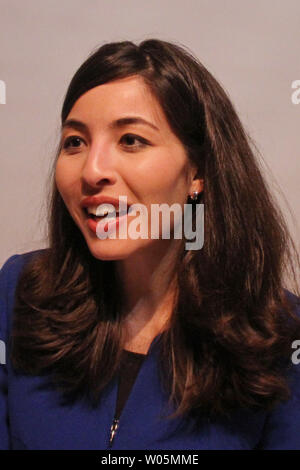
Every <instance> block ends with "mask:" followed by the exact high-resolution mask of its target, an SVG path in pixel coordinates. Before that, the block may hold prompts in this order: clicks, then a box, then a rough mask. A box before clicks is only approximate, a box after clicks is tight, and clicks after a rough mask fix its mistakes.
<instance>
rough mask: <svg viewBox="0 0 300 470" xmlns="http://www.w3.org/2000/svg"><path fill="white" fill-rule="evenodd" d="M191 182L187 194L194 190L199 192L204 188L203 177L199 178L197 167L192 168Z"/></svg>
mask: <svg viewBox="0 0 300 470" xmlns="http://www.w3.org/2000/svg"><path fill="white" fill-rule="evenodd" d="M190 177H191V183H190V187H189V194H193V192H194V191H197V192H198V193H199V194H200V193H202V192H203V190H204V179H203V178H201V176H200V173H199V170H198V168H195V167H194V168H193V169H192V171H191V173H190Z"/></svg>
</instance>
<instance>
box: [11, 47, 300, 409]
mask: <svg viewBox="0 0 300 470" xmlns="http://www.w3.org/2000/svg"><path fill="white" fill-rule="evenodd" d="M131 75H139V76H141V77H142V78H143V79H144V81H145V83H146V84H147V85H148V87H149V89H150V90H151V91H152V93H153V94H154V96H155V97H156V98H157V100H158V101H159V103H160V105H161V107H162V109H163V111H164V113H165V116H166V118H167V120H168V122H169V124H170V126H171V128H172V130H173V132H174V133H175V135H176V136H177V137H178V138H179V139H180V140H181V142H182V144H183V145H184V147H185V149H186V152H187V155H188V157H189V159H190V161H191V162H193V163H195V164H196V165H197V168H198V173H199V175H200V176H201V177H203V178H204V181H205V189H204V192H203V193H202V194H201V199H200V202H202V203H204V205H205V219H204V220H205V222H204V228H205V232H204V246H203V248H202V249H201V250H192V251H187V250H186V249H185V248H184V244H185V242H186V240H185V239H183V240H182V250H181V251H180V254H179V255H178V259H177V268H176V272H177V296H176V299H175V302H174V309H173V313H172V316H171V319H170V322H169V326H168V328H167V329H166V331H164V333H163V334H162V338H161V339H162V341H161V349H160V370H161V376H162V380H163V383H164V384H165V387H166V389H167V390H168V393H169V397H170V401H172V402H173V403H174V404H175V410H176V415H180V414H184V413H193V414H194V415H195V414H197V413H198V412H200V413H208V414H210V415H222V414H228V413H230V412H231V411H232V410H234V409H236V408H239V407H242V408H250V409H271V408H272V407H273V406H274V405H275V404H276V403H278V402H279V401H281V400H285V399H287V398H288V397H289V387H288V382H287V374H286V371H287V369H288V368H289V364H290V362H291V361H290V356H291V343H292V341H293V340H294V339H298V338H300V320H299V318H298V317H297V315H296V313H295V302H294V300H296V301H297V297H295V296H293V294H290V293H289V292H288V291H287V290H286V289H285V287H284V273H285V272H286V269H287V268H288V267H290V272H291V273H292V274H293V275H294V280H296V276H295V268H294V267H293V261H295V260H296V261H297V262H298V264H299V258H298V255H297V252H296V250H295V247H294V244H293V241H292V239H291V237H290V235H289V233H288V230H287V228H286V225H285V222H284V219H283V217H282V215H281V212H280V210H279V209H278V207H277V205H276V204H275V202H274V201H273V199H272V197H271V195H270V191H269V189H268V187H267V185H266V183H265V181H264V179H263V177H262V172H261V170H260V168H259V164H258V162H257V159H256V157H255V152H254V148H255V147H254V144H253V143H252V142H251V140H250V138H249V137H248V135H247V134H246V132H245V130H244V129H243V126H242V124H241V122H240V120H239V118H238V116H237V113H236V111H235V109H234V107H233V105H232V103H231V102H230V100H229V98H228V96H227V94H226V93H225V91H224V90H223V88H222V87H221V86H220V84H219V83H218V82H217V81H216V79H215V78H214V77H213V76H212V75H211V74H210V73H209V72H208V71H207V70H206V68H205V67H204V66H203V65H202V64H201V63H200V62H199V61H198V59H196V58H195V57H194V56H193V55H192V53H190V52H189V51H188V50H187V49H186V48H185V47H183V46H181V45H177V44H172V43H169V42H166V41H162V40H157V39H148V40H144V41H143V42H141V43H140V44H139V45H136V44H134V43H132V42H130V41H123V42H114V43H106V44H104V45H102V46H101V47H99V48H97V50H95V51H93V52H92V54H91V55H90V56H89V57H88V58H87V60H86V61H85V62H84V63H83V64H82V65H81V66H80V68H79V69H78V70H77V72H76V73H75V75H74V77H73V78H72V80H71V83H70V85H69V88H68V90H67V93H66V96H65V99H64V103H63V107H62V112H61V121H62V123H63V122H64V121H65V119H66V118H67V116H68V114H69V112H70V110H71V108H72V106H73V105H74V103H75V101H76V100H77V99H78V98H79V97H80V96H81V95H82V94H83V93H85V92H86V91H88V90H89V89H91V88H93V87H96V86H98V85H101V84H104V83H107V82H110V81H112V80H116V79H121V78H125V77H128V76H131ZM58 154H59V148H58V151H57V155H56V159H57V157H58ZM56 159H55V161H54V164H53V168H52V175H51V178H52V179H51V194H50V197H49V200H50V204H49V219H48V220H49V248H47V249H45V250H43V251H41V252H40V253H39V256H35V257H33V259H32V260H31V261H30V262H29V263H28V264H27V265H26V266H25V268H24V270H23V272H22V275H21V277H20V279H19V282H18V286H17V291H16V304H15V317H14V324H13V331H12V349H11V359H12V362H13V365H14V367H15V368H16V369H20V370H22V371H23V372H26V373H29V374H41V373H43V372H46V371H47V372H50V371H51V377H52V378H53V382H54V384H56V386H57V387H58V388H59V390H61V391H62V392H63V395H64V396H66V397H69V398H70V399H71V398H72V397H73V398H74V397H75V398H76V397H78V396H80V397H82V396H85V397H87V398H88V399H89V400H91V402H93V403H95V402H97V400H99V399H100V398H101V391H102V390H103V388H104V387H105V386H106V385H107V384H108V383H109V382H110V380H111V379H112V378H113V377H114V376H115V374H117V372H118V368H119V364H120V358H121V354H122V349H123V344H124V343H123V336H122V332H123V328H122V326H123V324H124V319H125V314H123V313H122V308H121V307H122V283H121V282H120V279H118V277H117V275H116V270H115V264H114V261H102V260H98V259H95V258H94V257H93V256H92V255H91V253H90V251H89V249H88V247H87V244H86V242H85V240H84V237H83V235H82V234H81V232H80V231H79V229H78V227H77V226H76V224H75V223H74V221H73V219H72V218H71V216H70V214H69V212H68V210H67V209H66V206H65V204H64V202H63V200H62V197H61V195H60V193H59V192H58V189H57V187H56V184H55V178H54V173H55V164H56ZM295 284H296V282H295ZM297 289H298V287H297V286H296V285H295V292H296V293H297V294H298V295H299V292H298V290H297Z"/></svg>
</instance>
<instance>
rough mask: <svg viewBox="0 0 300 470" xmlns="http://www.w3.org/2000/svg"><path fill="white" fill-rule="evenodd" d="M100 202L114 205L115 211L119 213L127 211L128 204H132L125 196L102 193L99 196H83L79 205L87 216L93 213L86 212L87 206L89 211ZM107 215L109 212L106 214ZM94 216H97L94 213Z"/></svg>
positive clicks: (91, 215)
mask: <svg viewBox="0 0 300 470" xmlns="http://www.w3.org/2000/svg"><path fill="white" fill-rule="evenodd" d="M101 204H111V205H112V206H114V208H115V210H116V213H117V214H118V215H119V213H122V214H124V213H126V212H127V213H128V210H129V208H130V206H131V205H132V204H131V203H129V204H128V203H127V196H120V199H116V198H113V197H111V196H104V195H101V196H100V195H99V196H88V197H86V198H84V199H83V200H82V202H81V207H82V208H83V210H84V212H85V214H86V215H87V216H88V217H93V214H89V213H88V208H89V212H91V208H95V207H98V206H99V205H101ZM108 215H109V214H108ZM95 217H97V216H96V215H95Z"/></svg>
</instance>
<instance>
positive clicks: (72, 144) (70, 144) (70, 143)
mask: <svg viewBox="0 0 300 470" xmlns="http://www.w3.org/2000/svg"><path fill="white" fill-rule="evenodd" d="M82 142H83V140H82V139H81V138H80V137H78V136H77V135H70V136H69V137H67V138H66V139H65V140H64V141H63V143H62V148H63V149H65V150H68V149H72V148H79V147H80V144H81V143H82Z"/></svg>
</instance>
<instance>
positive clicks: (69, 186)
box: [55, 158, 79, 201]
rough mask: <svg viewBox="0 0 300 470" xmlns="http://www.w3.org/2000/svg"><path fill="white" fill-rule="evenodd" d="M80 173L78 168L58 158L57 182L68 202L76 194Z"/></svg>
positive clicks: (56, 168) (59, 189)
mask: <svg viewBox="0 0 300 470" xmlns="http://www.w3.org/2000/svg"><path fill="white" fill-rule="evenodd" d="M78 181H79V180H78V172H77V171H76V166H75V165H71V164H70V162H68V161H66V160H64V159H60V158H58V160H57V163H56V167H55V182H56V185H57V189H58V191H59V192H60V194H61V196H62V198H63V199H64V200H65V201H67V200H69V199H70V198H72V196H73V194H74V193H75V192H76V187H77V185H76V183H77V182H78Z"/></svg>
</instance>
